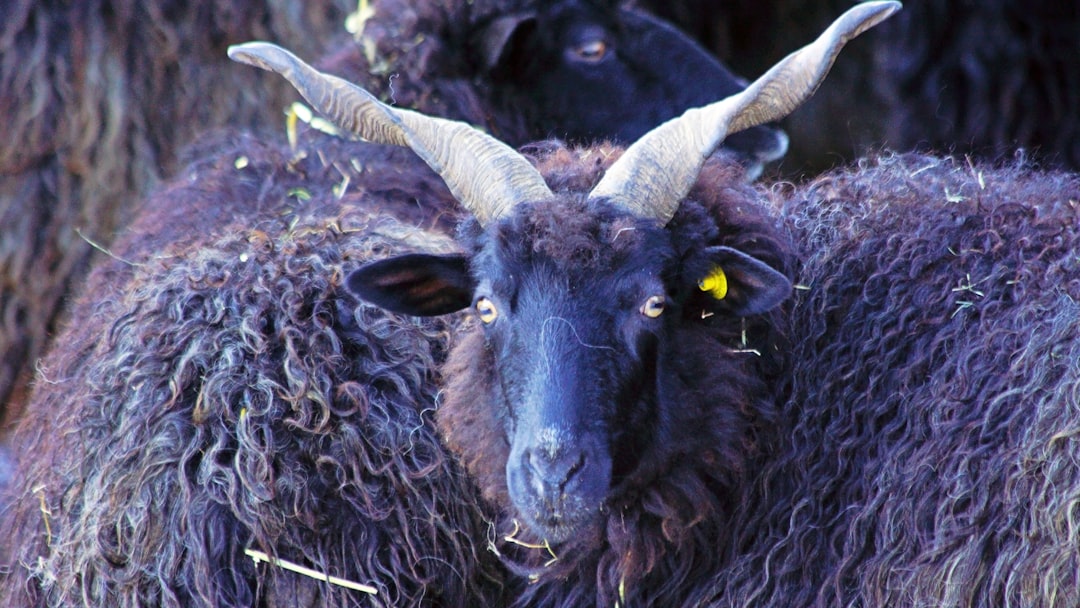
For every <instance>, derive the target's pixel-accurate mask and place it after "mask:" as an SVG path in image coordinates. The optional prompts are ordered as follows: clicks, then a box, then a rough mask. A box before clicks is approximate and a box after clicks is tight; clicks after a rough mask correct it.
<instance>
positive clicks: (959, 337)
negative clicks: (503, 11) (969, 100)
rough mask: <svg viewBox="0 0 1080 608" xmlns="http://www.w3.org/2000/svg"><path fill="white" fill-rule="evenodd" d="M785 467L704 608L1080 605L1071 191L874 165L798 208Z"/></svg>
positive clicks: (1077, 245) (1079, 330)
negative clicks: (711, 603) (712, 605)
mask: <svg viewBox="0 0 1080 608" xmlns="http://www.w3.org/2000/svg"><path fill="white" fill-rule="evenodd" d="M777 194H778V196H777V197H776V198H777V199H778V200H780V201H782V205H783V207H782V209H780V210H779V211H780V213H781V215H782V217H783V218H784V220H785V222H786V223H787V224H788V226H789V227H790V228H791V230H792V233H793V234H794V235H795V238H796V241H797V242H798V243H799V246H800V248H801V256H800V257H801V259H802V268H801V271H800V272H799V273H798V275H797V276H798V281H799V282H800V283H801V284H802V285H803V286H804V289H802V290H800V291H797V292H796V293H797V296H796V299H795V300H794V302H793V305H792V307H791V314H790V317H789V320H788V326H789V328H790V333H791V335H792V351H791V358H790V361H791V363H792V367H791V371H790V376H789V378H788V380H787V382H788V383H789V385H790V386H789V389H788V390H789V392H790V395H789V397H788V399H787V402H786V405H785V406H784V409H783V413H782V418H781V419H782V421H783V422H782V430H781V437H782V438H783V439H784V444H783V445H782V446H781V450H780V451H779V452H778V453H777V454H775V455H773V456H772V457H771V458H770V461H771V462H769V463H768V465H767V467H766V468H765V472H764V474H763V476H762V480H761V482H760V484H761V487H760V492H761V494H760V496H759V497H758V499H757V500H758V501H759V502H758V501H755V502H754V503H751V504H750V505H748V507H749V508H747V509H745V510H744V511H743V512H742V513H741V517H740V518H738V519H737V520H736V521H735V522H734V526H735V528H736V529H739V530H744V531H746V534H745V535H744V537H743V541H742V543H743V547H744V548H749V550H747V551H745V553H744V555H743V557H742V558H741V559H739V560H736V561H735V562H734V563H733V565H732V566H731V567H729V568H726V569H723V570H719V571H718V572H717V573H716V576H717V579H716V580H717V588H718V590H719V592H718V593H717V594H716V596H715V597H714V598H713V599H714V600H715V603H716V605H718V606H792V605H796V606H837V607H839V606H874V607H877V606H880V607H884V606H972V607H985V608H990V607H1003V606H1013V607H1020V606H1040V607H1047V606H1061V607H1064V606H1074V605H1076V604H1077V603H1078V602H1080V580H1078V573H1080V553H1078V552H1077V550H1076V548H1077V546H1080V528H1078V527H1077V526H1076V520H1077V516H1078V511H1077V504H1080V442H1078V441H1077V430H1078V429H1080V389H1078V387H1080V364H1078V363H1077V362H1078V361H1080V256H1078V255H1077V252H1078V251H1080V179H1078V178H1077V177H1076V176H1074V175H1067V174H1058V173H1041V172H1036V171H1032V170H1031V169H1030V168H1028V167H1024V166H1022V165H1014V166H1005V167H1000V168H993V167H989V166H985V165H979V164H973V163H970V162H968V161H965V160H961V159H950V158H937V157H928V156H920V155H898V156H891V155H884V156H881V157H879V158H875V159H870V160H866V161H864V162H863V163H861V164H860V166H859V167H857V168H852V169H849V170H844V171H838V172H836V173H833V174H830V175H827V176H825V177H822V178H820V179H818V180H815V181H814V182H812V183H810V184H808V185H807V186H806V187H805V188H799V189H796V190H794V191H792V190H790V189H783V188H781V189H778V191H777Z"/></svg>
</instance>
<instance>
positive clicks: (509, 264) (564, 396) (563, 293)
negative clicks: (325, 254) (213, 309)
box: [347, 196, 790, 544]
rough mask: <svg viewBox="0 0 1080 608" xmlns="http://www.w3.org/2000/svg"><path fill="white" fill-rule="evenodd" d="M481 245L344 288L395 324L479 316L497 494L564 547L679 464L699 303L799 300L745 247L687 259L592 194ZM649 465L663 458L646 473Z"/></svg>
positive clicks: (488, 236)
mask: <svg viewBox="0 0 1080 608" xmlns="http://www.w3.org/2000/svg"><path fill="white" fill-rule="evenodd" d="M473 231H474V233H475V234H474V235H472V236H467V238H466V243H465V245H466V250H467V251H470V252H471V253H470V254H468V256H467V257H466V256H456V257H450V258H448V257H436V256H423V255H410V256H405V257H401V258H392V259H388V260H383V261H380V262H375V263H373V264H370V265H368V266H365V267H363V268H361V269H359V270H357V271H355V272H354V273H353V274H352V275H350V277H349V279H348V283H347V284H348V286H349V288H350V289H351V290H352V291H354V292H355V293H356V294H357V295H358V296H359V297H361V298H363V299H365V300H368V301H371V302H374V303H377V304H379V305H382V306H384V307H387V308H390V309H393V310H396V311H398V312H404V313H408V314H437V313H441V312H447V311H449V310H453V309H458V308H470V309H471V310H472V313H473V314H474V315H475V317H476V318H477V320H478V325H479V326H480V329H479V330H478V331H479V332H480V335H481V336H482V338H478V339H480V340H481V342H480V343H481V344H482V347H480V348H477V347H476V346H477V343H476V342H475V341H472V340H469V339H468V338H466V339H465V340H463V341H462V342H461V344H460V345H459V351H458V352H455V354H454V355H452V358H457V359H459V360H460V359H462V358H465V359H468V360H469V362H468V365H469V366H470V369H469V370H467V371H466V373H465V374H463V375H464V376H465V378H458V379H457V380H458V381H460V382H464V383H465V384H468V385H470V386H472V387H480V386H482V387H485V391H484V394H483V395H482V397H481V399H483V400H484V401H485V403H484V404H483V406H482V409H484V410H485V413H484V414H483V415H481V416H479V418H482V419H483V420H484V422H483V423H482V424H481V425H488V426H493V427H496V428H497V431H496V433H497V434H498V435H501V437H500V440H501V443H503V444H504V445H505V447H506V452H505V453H504V454H503V456H504V457H505V460H504V461H503V462H501V463H499V466H500V467H501V468H502V470H501V471H499V474H500V475H502V476H503V479H499V480H496V481H495V482H494V485H496V486H498V487H500V490H499V491H498V492H496V494H501V493H502V492H503V490H502V488H505V493H506V495H505V497H503V498H504V500H506V501H507V503H508V504H505V505H503V506H504V507H509V508H510V509H512V515H513V517H515V518H516V519H518V520H519V521H522V522H524V523H525V524H526V526H527V527H528V528H529V530H530V531H531V532H532V533H533V534H535V535H536V536H537V537H538V538H540V539H544V540H546V541H548V542H550V543H553V544H554V543H561V542H564V541H566V540H568V539H570V538H572V537H575V536H577V535H579V534H582V533H584V532H587V531H589V529H590V528H592V527H593V526H594V525H595V523H596V522H598V521H599V515H600V513H601V512H602V511H603V509H604V508H605V505H606V504H608V503H609V501H610V500H611V499H612V498H613V497H617V496H618V495H619V494H620V493H622V492H623V491H624V490H626V486H628V485H630V486H634V485H637V484H640V483H642V482H644V481H647V480H645V479H643V477H646V476H647V475H648V474H649V473H647V472H645V469H648V471H655V470H657V467H660V468H662V467H664V466H665V464H666V463H662V462H657V458H656V457H655V454H674V453H676V452H674V451H672V450H670V449H668V448H667V447H665V446H663V445H662V444H664V443H665V442H666V441H667V439H668V438H667V437H666V436H665V434H664V429H666V428H670V427H671V426H673V424H672V422H673V421H672V419H671V418H672V416H674V415H677V414H676V413H675V410H676V409H677V408H679V403H678V402H677V401H678V400H677V399H671V397H670V395H672V394H674V393H675V391H672V390H665V383H668V382H671V381H672V379H671V378H669V377H667V376H669V375H670V374H665V372H666V371H667V369H668V368H669V367H670V366H668V365H666V364H665V362H664V361H663V360H662V359H663V358H664V357H666V356H669V354H670V353H672V352H674V351H677V348H676V345H675V344H673V343H672V340H673V338H672V336H674V335H675V334H676V333H677V330H678V329H679V328H680V326H681V325H684V324H686V323H695V322H700V318H698V319H694V318H693V317H694V315H698V316H700V310H699V305H700V304H701V302H702V298H703V297H705V298H707V299H708V300H711V304H708V305H707V306H708V307H709V309H710V310H711V311H712V312H714V313H715V314H723V315H736V316H738V315H744V314H750V313H756V312H761V311H764V310H768V309H770V308H772V307H774V306H775V305H777V304H778V303H779V302H780V301H781V300H783V298H784V297H786V295H787V293H788V291H789V287H790V286H789V284H788V281H787V279H786V278H785V277H784V276H783V275H781V274H780V273H778V272H777V271H775V270H773V269H772V268H770V267H769V266H767V265H766V264H764V263H763V262H760V261H758V260H756V259H754V258H752V257H750V256H747V255H745V254H742V253H739V252H738V251H736V250H734V249H731V248H728V247H717V246H713V247H708V246H704V245H702V246H693V245H691V246H690V247H689V249H688V248H687V244H686V243H675V242H674V241H673V234H672V232H671V231H669V230H667V229H665V228H663V227H661V226H660V225H659V224H658V223H657V222H656V221H655V220H651V219H644V218H640V217H637V216H635V215H632V214H630V213H628V212H626V211H624V210H621V209H618V208H616V207H614V206H612V205H610V204H608V203H607V202H606V201H603V200H588V199H586V198H584V197H583V196H578V197H570V198H559V199H555V200H551V201H545V202H540V203H527V204H523V205H520V206H519V207H518V208H516V209H515V210H514V212H513V213H512V214H510V215H509V216H508V217H505V218H502V219H500V220H499V221H498V222H495V223H493V224H491V225H489V226H488V227H487V228H486V229H483V230H480V229H479V228H476V227H475V225H474V230H473ZM464 232H468V229H466V230H465V231H464ZM687 252H689V253H687ZM718 269H721V270H718ZM710 275H711V276H713V277H714V278H715V277H716V276H723V277H724V281H725V282H726V289H725V290H724V291H723V292H722V293H721V292H719V291H717V292H716V293H712V292H706V291H703V287H702V286H703V285H704V287H705V288H708V289H710V290H711V289H713V288H714V287H715V286H714V285H711V284H709V283H708V282H707V280H708V278H709V277H710ZM690 300H692V301H693V304H694V305H693V306H692V307H691V308H692V310H693V311H694V312H693V314H692V315H688V316H685V317H684V315H683V308H684V305H685V304H686V303H687V302H688V301H690ZM450 390H452V389H450ZM454 423H455V424H461V423H462V421H460V420H458V421H455V422H454ZM455 432H464V433H466V434H468V432H469V431H468V430H465V431H461V430H460V429H458V430H456V431H455ZM658 444H659V445H658ZM645 454H651V455H654V456H652V457H650V458H649V459H647V460H648V462H647V463H646V462H644V461H643V460H642V456H643V455H645ZM466 465H467V466H469V467H470V469H471V470H473V472H474V474H476V475H477V476H478V477H483V472H482V471H479V472H478V470H477V469H476V467H473V466H471V465H470V463H468V462H467V463H466ZM488 466H491V463H490V462H487V463H484V464H483V465H482V466H480V467H479V469H485V467H488ZM480 483H481V485H482V486H485V489H489V488H488V486H489V485H490V484H491V481H489V480H483V479H481V480H480ZM496 500H498V497H496Z"/></svg>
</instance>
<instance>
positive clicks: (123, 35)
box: [0, 0, 786, 420]
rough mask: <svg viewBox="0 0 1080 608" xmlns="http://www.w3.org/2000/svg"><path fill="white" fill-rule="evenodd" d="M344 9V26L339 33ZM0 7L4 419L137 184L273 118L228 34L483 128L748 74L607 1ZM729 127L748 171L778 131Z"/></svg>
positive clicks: (276, 102) (680, 93)
mask: <svg viewBox="0 0 1080 608" xmlns="http://www.w3.org/2000/svg"><path fill="white" fill-rule="evenodd" d="M174 4H176V5H175V6H174ZM249 5H250V6H249ZM350 9H355V12H354V13H352V14H351V16H350V19H349V25H350V28H351V29H352V30H353V33H351V34H350V33H348V32H344V31H341V32H338V30H339V28H341V24H343V23H345V21H346V19H345V15H346V13H347V11H349V10H350ZM0 23H2V24H3V26H2V27H3V30H0V49H3V50H4V52H3V56H4V61H3V63H2V64H0V66H2V67H0V84H2V85H3V86H0V111H3V114H4V115H5V116H8V117H9V119H10V123H11V125H10V127H9V137H8V138H7V139H6V140H5V142H7V143H4V144H2V148H0V149H2V151H0V175H4V176H5V179H4V180H3V182H2V183H0V226H3V227H4V228H3V230H4V232H5V234H4V236H5V238H4V239H3V240H2V243H3V244H2V248H0V260H2V261H0V267H2V268H3V273H4V274H3V281H4V284H5V285H6V288H5V289H4V290H3V291H2V295H0V310H2V318H3V323H2V324H0V352H3V353H4V355H3V357H2V358H0V408H5V407H7V406H6V405H5V404H7V403H10V404H11V405H10V408H11V409H12V410H13V411H12V412H10V413H9V414H8V415H7V419H8V420H10V419H12V418H14V417H15V416H16V412H17V410H18V409H19V407H20V405H21V404H22V403H23V402H24V401H25V398H26V394H25V387H26V382H27V380H28V378H29V376H30V374H31V370H32V369H33V364H34V362H35V361H36V360H37V358H38V357H39V355H40V354H41V353H42V352H43V349H44V346H45V344H46V342H47V341H48V338H47V336H48V335H50V333H51V332H52V331H54V328H55V327H56V321H57V319H58V316H59V315H60V314H61V309H62V307H63V302H64V298H65V296H67V295H68V294H70V293H71V290H72V289H73V288H75V287H77V286H78V285H79V284H81V281H80V278H79V277H80V276H82V275H84V274H85V273H86V272H87V268H88V267H89V262H90V259H91V257H92V255H91V254H93V253H94V249H93V246H92V245H91V242H93V243H95V244H97V245H100V246H105V247H107V246H109V245H110V244H111V242H112V239H113V238H114V235H115V233H116V231H117V230H118V229H120V228H121V227H122V226H123V225H124V224H126V221H125V217H126V216H127V215H128V214H129V213H130V211H131V206H132V205H133V203H134V201H136V200H137V199H138V198H139V197H140V196H141V195H143V194H145V193H146V192H148V191H149V190H150V188H151V187H152V186H153V184H155V183H156V182H157V181H158V180H160V179H162V178H163V177H168V176H171V175H172V174H173V173H174V172H175V171H176V169H177V167H178V166H181V165H182V164H183V163H181V162H178V161H177V155H178V150H179V149H180V148H181V147H183V146H184V145H188V144H190V143H192V142H195V141H197V140H198V138H199V137H200V136H204V134H205V133H206V132H207V131H208V130H210V129H213V128H216V127H220V126H222V125H231V126H236V127H242V126H250V127H254V128H260V127H261V128H265V127H266V126H267V125H278V124H280V122H279V121H280V114H279V112H280V111H281V109H282V108H284V107H285V106H286V105H288V100H289V99H290V96H289V95H288V94H287V93H286V92H285V91H284V89H283V86H284V85H283V83H281V82H280V81H279V80H277V79H273V80H271V79H264V78H260V77H259V75H257V74H255V73H237V71H236V70H234V69H228V68H227V67H226V66H224V65H223V64H222V62H224V61H225V57H224V49H225V46H226V45H228V44H230V43H233V42H239V41H242V40H250V39H253V38H263V39H270V40H275V41H278V42H281V43H287V44H289V45H290V46H293V47H294V48H297V49H298V50H300V51H301V52H304V53H305V54H308V55H311V56H319V55H325V57H324V60H323V61H324V65H327V66H330V67H332V69H333V70H334V71H336V72H338V73H341V74H344V75H346V76H347V77H348V78H350V79H352V80H355V81H356V82H359V83H361V84H363V85H364V86H367V87H369V88H371V89H372V90H375V91H378V92H379V93H380V94H382V95H383V96H384V97H385V98H386V99H387V100H388V101H393V102H394V103H395V104H396V105H398V106H403V107H413V108H418V109H420V110H423V111H425V112H427V113H430V114H435V115H440V116H448V117H451V118H455V119H459V120H466V121H469V122H472V123H474V124H479V125H484V126H486V127H488V128H490V129H491V130H492V131H493V133H495V134H496V135H497V136H498V137H500V138H503V139H504V140H506V141H509V142H510V143H512V144H523V143H525V142H527V141H530V140H533V139H537V138H541V137H548V136H551V135H556V136H559V137H568V138H600V139H604V138H620V139H623V140H625V141H630V140H632V139H633V138H636V137H637V136H638V135H640V133H641V132H644V130H646V129H647V128H649V127H650V126H652V125H655V124H658V123H659V122H661V121H663V120H665V119H667V118H669V117H671V116H674V115H676V114H678V113H680V112H682V111H683V110H685V109H686V108H688V107H691V106H694V105H701V104H703V103H708V102H711V101H713V100H715V99H720V98H723V97H725V96H727V95H729V94H731V93H733V92H735V91H736V90H738V89H739V88H740V86H741V81H738V80H737V79H736V78H735V77H734V76H732V75H731V74H730V72H728V71H727V70H726V69H725V68H724V67H723V66H721V65H720V64H719V63H718V62H716V61H715V60H714V59H713V58H712V57H711V56H709V55H708V53H706V52H705V51H704V50H702V49H701V48H700V47H698V46H696V45H694V44H693V43H692V42H690V41H689V40H688V39H687V38H686V37H685V36H682V35H681V34H679V33H678V32H677V31H675V30H673V29H672V28H671V27H670V26H668V25H666V24H664V23H662V22H659V21H657V20H655V19H653V18H650V17H648V16H646V15H644V14H641V13H638V12H635V11H631V10H628V9H625V8H621V5H620V3H617V2H613V1H610V0H565V1H562V2H558V3H539V2H531V1H528V0H498V1H494V0H469V1H466V0H454V1H434V0H433V1H430V2H424V3H416V2H401V1H398V0H380V1H373V2H371V3H370V5H369V4H368V3H367V2H363V3H360V5H359V7H358V5H357V3H355V2H344V1H343V0H336V1H332V0H322V1H321V2H318V3H305V4H303V5H302V6H301V5H291V4H290V5H288V6H280V7H279V6H277V5H276V4H274V3H271V5H269V6H264V5H263V4H262V3H254V4H252V3H250V2H248V1H247V0H232V1H231V2H230V3H226V4H222V3H206V2H196V3H187V4H182V3H181V4H177V3H172V2H168V1H158V2H151V3H149V4H147V3H131V2H126V1H123V0H98V1H97V2H92V3H86V2H83V3H77V4H72V5H71V6H66V7H62V8H61V7H57V6H54V5H53V4H52V3H44V2H29V1H27V0H20V1H19V2H14V3H6V4H5V5H4V6H3V7H0ZM581 95H585V96H586V97H587V103H585V102H583V101H582V100H581V99H579V98H578V96H581ZM568 109H569V111H568ZM275 117H277V118H275ZM573 121H577V122H573ZM178 125H184V128H178ZM631 125H632V126H633V127H634V129H635V131H630V132H628V131H626V130H625V129H627V128H628V127H629V126H631ZM273 130H274V131H275V132H278V131H279V130H280V129H279V128H277V127H275V128H274V129H273ZM740 137H742V138H743V139H735V140H733V142H732V144H731V146H732V149H733V150H734V151H735V153H736V154H738V155H739V156H740V157H741V158H743V159H744V161H745V162H746V164H747V165H748V166H749V168H750V169H749V170H750V171H751V173H753V172H758V171H760V167H761V165H762V164H763V163H764V162H767V161H769V160H774V159H776V158H778V157H779V156H780V155H782V154H783V152H784V150H785V148H786V138H785V137H784V136H783V133H781V132H779V131H777V130H776V129H772V128H768V127H758V128H756V129H754V130H751V131H748V132H747V133H746V134H743V135H741V136H740ZM418 165H419V163H418ZM425 170H426V169H425ZM0 417H3V412H2V411H0Z"/></svg>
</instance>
